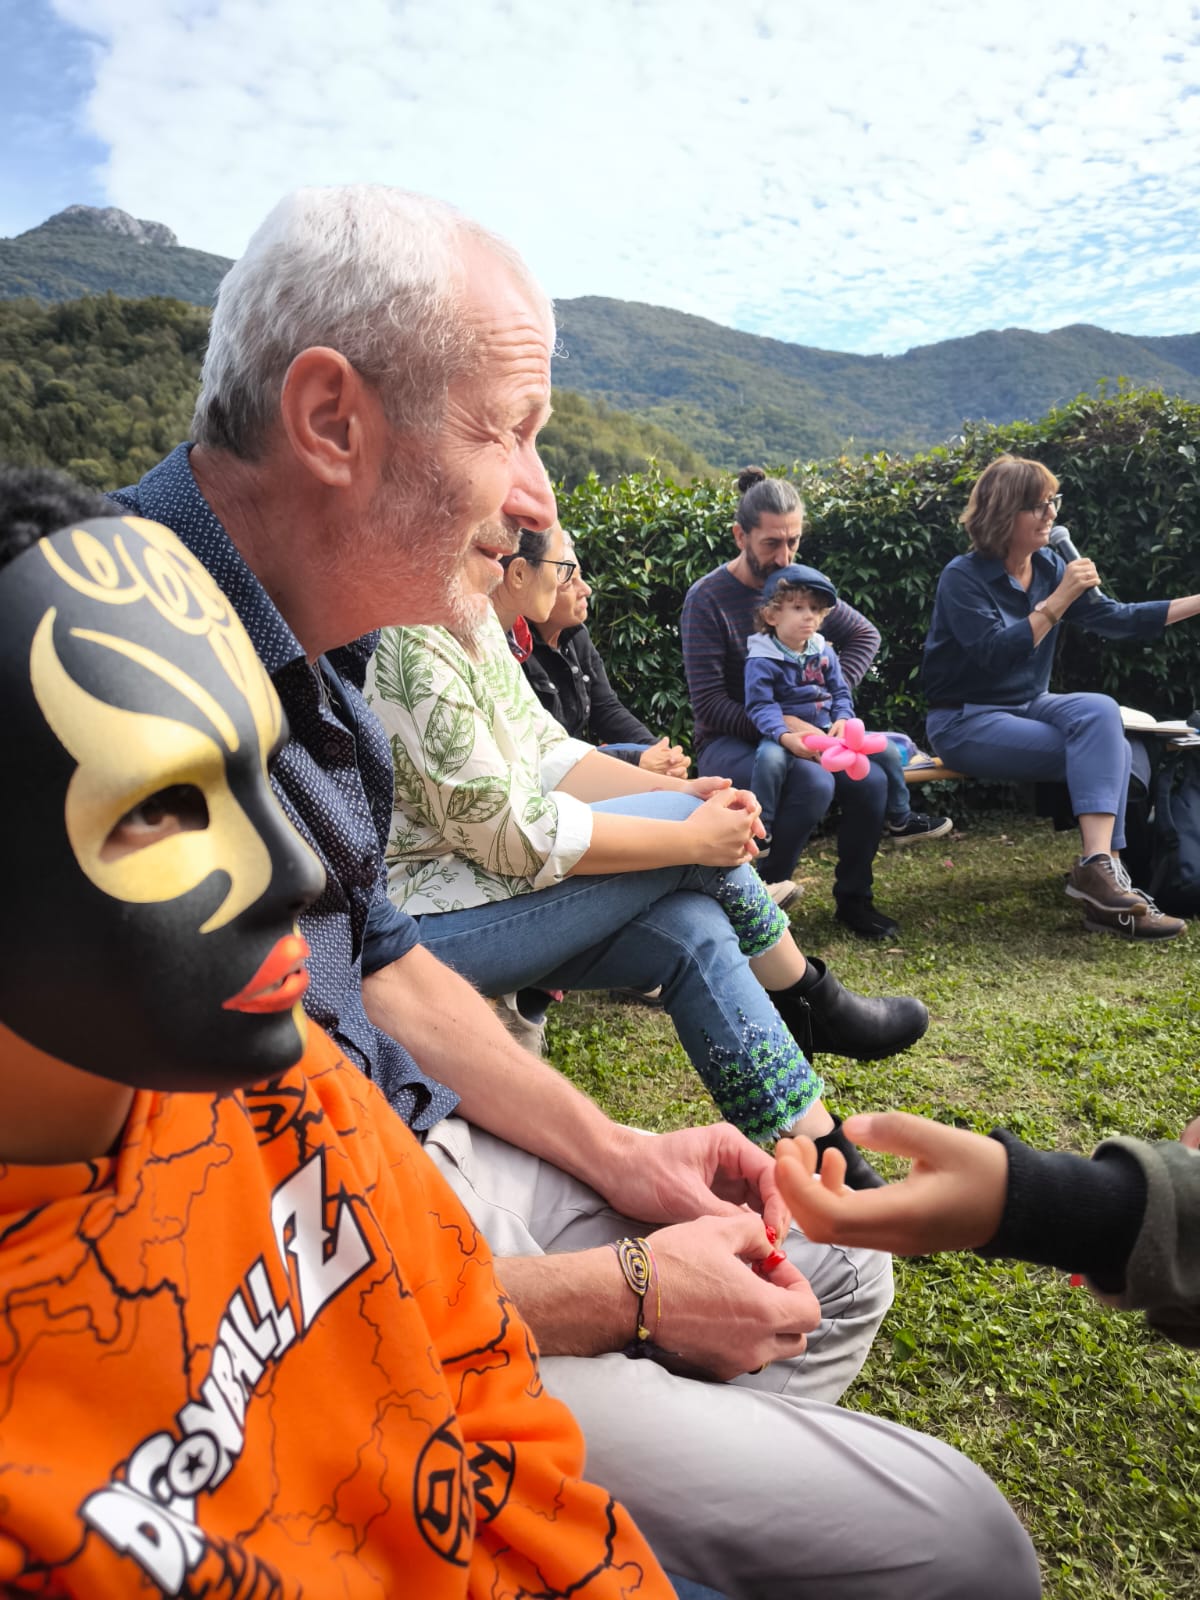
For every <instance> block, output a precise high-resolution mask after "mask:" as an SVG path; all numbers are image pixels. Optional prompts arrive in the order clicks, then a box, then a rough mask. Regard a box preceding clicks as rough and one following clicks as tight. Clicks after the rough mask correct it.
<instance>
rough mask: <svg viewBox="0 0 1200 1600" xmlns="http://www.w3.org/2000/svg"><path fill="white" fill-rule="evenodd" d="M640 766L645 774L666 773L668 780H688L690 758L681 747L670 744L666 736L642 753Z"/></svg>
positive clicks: (639, 759) (639, 761)
mask: <svg viewBox="0 0 1200 1600" xmlns="http://www.w3.org/2000/svg"><path fill="white" fill-rule="evenodd" d="M638 766H639V767H641V768H642V769H643V771H645V772H662V773H665V774H666V776H667V777H668V778H686V777H687V774H688V758H687V757H686V756H685V755H684V753H683V750H682V748H681V747H680V746H679V745H677V744H669V743H668V741H667V738H666V735H665V734H664V736H663V737H662V738H661V739H660V740H659V741H658V743H657V744H652V745H651V746H650V748H649V749H648V750H643V751H642V753H641V755H640V756H639V757H638Z"/></svg>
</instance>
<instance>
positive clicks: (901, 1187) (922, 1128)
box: [775, 1111, 1008, 1256]
mask: <svg viewBox="0 0 1200 1600" xmlns="http://www.w3.org/2000/svg"><path fill="white" fill-rule="evenodd" d="M843 1129H844V1132H845V1133H846V1135H847V1137H848V1138H851V1139H853V1140H854V1142H855V1144H860V1145H863V1146H865V1148H866V1149H868V1150H887V1151H890V1152H891V1153H892V1154H893V1155H898V1156H909V1157H911V1158H912V1163H913V1164H912V1168H911V1170H910V1171H909V1174H908V1176H907V1177H906V1178H905V1179H904V1181H903V1182H902V1183H892V1184H889V1185H888V1186H887V1187H886V1188H883V1189H860V1190H854V1189H847V1188H846V1187H845V1184H844V1182H843V1179H844V1178H845V1176H846V1163H845V1160H844V1159H843V1158H842V1156H841V1155H839V1154H838V1152H837V1151H836V1150H827V1151H826V1152H825V1156H824V1159H823V1160H822V1162H821V1172H820V1176H817V1150H816V1146H815V1145H814V1144H813V1143H812V1141H811V1140H809V1139H804V1138H797V1139H781V1140H780V1141H779V1143H778V1144H777V1145H776V1147H775V1154H776V1156H777V1158H778V1160H777V1177H778V1182H779V1188H780V1191H781V1192H782V1194H783V1198H784V1200H785V1201H786V1202H787V1204H788V1206H789V1207H790V1209H791V1212H792V1215H793V1216H794V1217H795V1219H796V1221H797V1222H798V1223H799V1225H800V1227H801V1228H802V1229H803V1231H804V1232H805V1233H806V1234H807V1235H808V1237H809V1238H810V1239H814V1240H816V1241H817V1242H818V1243H821V1244H828V1243H831V1242H833V1241H834V1240H836V1241H837V1242H838V1243H839V1244H853V1245H862V1246H864V1247H865V1248H867V1249H869V1250H889V1251H891V1253H892V1254H893V1255H900V1256H921V1255H928V1254H930V1253H931V1252H932V1251H935V1250H972V1249H974V1248H976V1247H977V1246H979V1245H983V1244H986V1243H987V1242H988V1240H989V1239H991V1238H992V1237H993V1236H994V1235H995V1233H996V1230H997V1229H998V1228H999V1226H1000V1219H1001V1217H1002V1215H1003V1213H1004V1202H1005V1199H1006V1197H1007V1194H1008V1154H1007V1152H1006V1151H1005V1148H1004V1146H1003V1145H1002V1144H1001V1143H1000V1142H999V1141H998V1140H996V1139H985V1138H983V1137H982V1136H981V1135H980V1134H978V1133H968V1132H967V1131H966V1130H965V1129H963V1128H947V1127H945V1126H944V1125H943V1124H942V1123H940V1122H931V1121H929V1120H928V1119H927V1118H925V1117H913V1116H908V1115H907V1114H906V1113H904V1112H902V1111H881V1112H871V1113H862V1114H859V1115H857V1116H853V1117H848V1118H847V1120H846V1122H845V1123H844V1124H843Z"/></svg>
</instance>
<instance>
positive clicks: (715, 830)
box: [679, 778, 763, 867]
mask: <svg viewBox="0 0 1200 1600" xmlns="http://www.w3.org/2000/svg"><path fill="white" fill-rule="evenodd" d="M693 781H694V782H697V783H702V782H704V781H705V780H704V779H700V778H697V779H695V780H693ZM679 826H680V827H681V828H686V829H687V830H688V846H689V849H688V858H689V860H691V861H693V862H694V863H695V864H696V865H697V866H698V867H740V866H741V865H742V863H743V862H744V861H749V860H751V859H752V858H753V857H754V856H756V855H757V854H758V846H757V845H756V844H755V842H754V838H755V835H756V834H757V835H758V836H761V834H762V831H763V827H762V823H761V822H760V821H759V819H758V802H757V801H755V802H754V804H753V807H751V806H748V805H747V804H746V795H745V791H744V790H742V789H730V788H726V789H722V790H719V791H718V792H717V793H715V794H711V795H709V797H708V799H707V800H706V801H705V802H704V804H703V805H702V806H698V807H697V808H696V810H695V811H693V812H692V814H691V816H690V817H688V818H687V820H686V821H685V822H681V823H680V824H679Z"/></svg>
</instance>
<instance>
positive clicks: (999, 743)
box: [925, 694, 1132, 850]
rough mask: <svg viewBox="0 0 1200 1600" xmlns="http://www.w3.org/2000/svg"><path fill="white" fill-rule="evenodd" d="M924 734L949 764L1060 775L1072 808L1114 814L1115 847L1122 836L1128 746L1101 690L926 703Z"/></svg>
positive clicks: (980, 771) (1021, 777)
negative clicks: (988, 702) (1019, 700)
mask: <svg viewBox="0 0 1200 1600" xmlns="http://www.w3.org/2000/svg"><path fill="white" fill-rule="evenodd" d="M925 726H926V729H927V730H928V733H929V742H930V744H931V745H932V746H933V749H934V751H935V753H936V754H937V755H938V756H940V758H941V759H942V760H943V761H944V762H945V763H946V765H947V766H948V767H956V768H957V769H958V771H959V772H966V773H969V774H970V776H971V777H973V778H994V779H996V780H998V781H1001V782H1013V781H1015V782H1017V783H1045V782H1051V781H1057V782H1060V783H1061V782H1063V781H1065V782H1066V785H1067V788H1068V789H1069V790H1070V794H1071V809H1072V810H1073V811H1074V813H1075V815H1076V816H1077V817H1078V816H1083V815H1085V814H1087V813H1091V812H1100V813H1102V814H1107V815H1109V816H1111V817H1112V818H1113V849H1114V850H1120V849H1122V848H1123V847H1124V844H1125V796H1126V794H1127V793H1128V790H1129V768H1130V761H1131V759H1132V757H1131V751H1130V747H1129V743H1128V741H1127V740H1126V738H1125V730H1124V729H1123V728H1122V726H1121V713H1120V711H1119V710H1118V709H1117V703H1116V701H1115V700H1112V699H1110V698H1109V696H1108V695H1106V694H1039V695H1038V696H1037V697H1036V698H1035V699H1033V700H1030V701H1029V703H1028V704H1027V705H1023V706H985V705H966V706H963V707H962V709H961V710H959V711H931V712H930V713H929V716H928V718H927V719H926V723H925Z"/></svg>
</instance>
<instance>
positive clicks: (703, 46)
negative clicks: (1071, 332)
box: [0, 0, 1200, 352]
mask: <svg viewBox="0 0 1200 1600" xmlns="http://www.w3.org/2000/svg"><path fill="white" fill-rule="evenodd" d="M0 20H2V25H3V40H4V47H5V48H4V51H3V55H2V57H0V134H2V135H3V141H4V149H5V155H6V159H5V161H4V162H3V164H2V168H0V235H8V234H13V233H16V232H19V231H21V230H22V229H23V228H27V227H31V226H33V225H34V224H36V223H37V222H39V221H41V220H42V219H43V218H44V217H45V216H47V215H49V214H50V213H51V212H52V211H55V210H57V209H60V208H61V207H62V206H63V205H66V204H69V203H71V202H72V201H83V202H85V203H89V204H97V205H106V204H107V205H116V206H120V207H122V208H123V209H124V210H126V211H129V212H132V213H133V214H134V215H135V216H140V217H146V218H152V219H154V220H156V221H160V222H165V223H166V224H167V225H168V226H169V227H171V228H173V229H174V230H175V232H176V233H177V234H178V235H179V238H180V239H181V241H182V242H183V243H185V244H190V245H195V246H197V247H199V248H201V249H208V250H214V251H217V252H219V253H221V254H224V255H236V254H238V253H239V252H240V250H241V249H242V247H243V246H244V244H245V242H246V239H247V238H248V236H249V234H250V232H251V231H252V230H253V228H254V226H255V224H256V223H257V222H258V220H259V219H260V218H261V217H262V216H263V215H264V214H265V212H266V211H267V210H268V209H269V207H270V206H271V205H272V203H273V202H274V201H275V200H276V199H277V198H278V197H279V195H280V194H282V193H283V192H284V191H285V190H287V189H290V188H293V187H295V186H297V185H299V184H303V183H330V182H340V181H346V180H369V181H375V182H387V183H397V184H401V185H403V186H405V187H409V188H415V189H423V190H427V191H429V192H431V193H434V194H438V195H441V196H443V197H444V198H446V199H449V200H451V201H453V202H455V203H456V204H458V205H460V206H461V207H462V208H463V209H464V210H466V211H467V212H469V213H470V214H472V215H473V216H477V217H478V218H480V220H482V221H484V222H486V223H487V224H488V225H490V226H491V227H494V228H496V229H497V230H498V231H500V232H501V233H504V234H506V235H507V236H508V237H509V238H511V239H512V240H513V242H514V243H515V244H516V245H517V246H518V248H519V249H521V250H522V251H523V252H524V254H525V255H526V256H527V257H528V259H529V260H530V262H531V264H532V265H533V267H534V269H535V270H536V271H537V272H538V273H539V275H540V276H541V277H542V279H543V281H544V282H545V283H546V286H547V288H548V289H549V290H550V292H551V293H552V294H555V295H557V296H559V297H563V296H571V295H580V294H605V295H616V296H619V297H621V298H624V299H634V300H647V301H651V302H653V303H655V304H659V305H669V306H675V307H678V308H679V309H681V310H685V311H692V312H695V313H697V314H699V315H702V316H706V317H710V318H712V319H713V320H714V321H717V322H722V323H727V324H730V325H732V326H735V327H740V328H746V329H749V330H750V331H752V332H756V333H765V334H771V335H773V336H774V337H777V338H780V339H788V340H794V341H797V342H799V343H803V344H812V345H820V346H824V347H826V348H830V349H841V350H861V351H887V352H896V351H899V350H904V349H907V348H908V347H910V346H911V345H915V344H926V343H930V342H932V341H934V340H939V339H946V338H954V337H959V336H963V335H966V334H970V333H974V332H976V331H978V330H979V329H981V328H991V327H1012V326H1017V327H1027V328H1034V329H1037V330H1040V331H1041V330H1046V329H1049V328H1054V327H1060V326H1063V325H1065V324H1069V323H1072V322H1095V323H1099V324H1101V325H1102V326H1105V327H1109V328H1114V329H1117V330H1119V331H1121V332H1126V333H1140V334H1153V333H1183V332H1195V331H1197V329H1200V249H1198V244H1197V241H1198V240H1200V4H1197V3H1193V0H1155V3H1154V4H1153V5H1148V4H1142V3H1140V0H1058V3H1057V4H1051V5H1047V4H1046V3H1045V0H1004V3H997V0H923V4H922V5H921V6H920V7H918V6H916V5H905V4H903V3H902V0H901V3H898V0H841V3H840V4H839V5H834V6H831V5H830V4H829V3H828V0H759V3H757V4H751V3H742V0H603V3H597V0H342V3H341V5H340V6H339V7H337V8H334V7H332V6H330V5H329V4H328V0H253V3H250V0H26V3H23V4H18V3H17V0H0Z"/></svg>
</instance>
